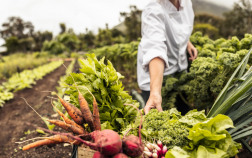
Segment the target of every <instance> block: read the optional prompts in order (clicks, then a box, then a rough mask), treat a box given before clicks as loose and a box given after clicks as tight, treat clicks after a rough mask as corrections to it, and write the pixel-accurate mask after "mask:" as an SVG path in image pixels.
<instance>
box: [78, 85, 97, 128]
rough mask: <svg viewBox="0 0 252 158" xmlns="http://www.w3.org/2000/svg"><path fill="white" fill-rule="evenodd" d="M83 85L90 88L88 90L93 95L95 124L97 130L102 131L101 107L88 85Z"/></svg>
mask: <svg viewBox="0 0 252 158" xmlns="http://www.w3.org/2000/svg"><path fill="white" fill-rule="evenodd" d="M82 87H84V88H86V89H87V90H88V92H89V93H90V94H91V95H92V97H93V125H94V128H95V130H99V131H100V130H101V121H100V114H99V108H98V105H97V102H96V99H95V97H94V95H93V94H92V93H91V92H90V91H89V89H88V88H87V87H86V86H82Z"/></svg>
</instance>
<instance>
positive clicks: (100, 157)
mask: <svg viewBox="0 0 252 158" xmlns="http://www.w3.org/2000/svg"><path fill="white" fill-rule="evenodd" d="M93 158H108V157H106V156H104V155H102V154H101V153H100V152H99V151H96V152H95V153H94V155H93Z"/></svg>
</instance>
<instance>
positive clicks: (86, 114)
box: [78, 91, 95, 131]
mask: <svg viewBox="0 0 252 158" xmlns="http://www.w3.org/2000/svg"><path fill="white" fill-rule="evenodd" d="M78 99H79V104H80V110H81V112H82V116H83V118H84V120H85V121H86V122H87V123H88V125H89V127H90V129H91V131H94V130H95V128H94V124H93V115H92V113H91V111H90V109H89V106H88V103H87V101H86V99H85V98H84V97H83V95H82V94H81V93H80V91H79V95H78Z"/></svg>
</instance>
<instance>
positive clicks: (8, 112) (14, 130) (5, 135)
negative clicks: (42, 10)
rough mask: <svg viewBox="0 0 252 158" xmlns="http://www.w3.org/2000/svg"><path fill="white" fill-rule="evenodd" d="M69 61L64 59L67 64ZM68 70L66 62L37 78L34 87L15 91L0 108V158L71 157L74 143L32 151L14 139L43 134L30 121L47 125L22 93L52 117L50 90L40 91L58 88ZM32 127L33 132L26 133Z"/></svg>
mask: <svg viewBox="0 0 252 158" xmlns="http://www.w3.org/2000/svg"><path fill="white" fill-rule="evenodd" d="M69 63H70V62H65V65H66V66H68V65H69ZM64 74H65V68H64V67H63V66H61V67H59V68H58V69H56V70H55V71H54V72H52V73H50V74H48V75H46V76H45V77H44V78H43V79H42V80H39V81H37V84H36V85H35V86H33V88H31V89H24V90H22V91H19V92H17V93H15V94H14V95H15V98H14V99H13V100H11V101H9V102H8V103H6V104H5V105H4V107H3V108H0V158H10V157H15V158H16V157H18V158H23V157H24V158H31V157H34V158H35V157H36V158H38V157H39V158H47V157H48V158H49V157H50V158H51V157H53V158H64V157H71V151H72V147H71V146H66V147H64V146H63V144H61V145H54V146H51V147H47V146H43V147H39V148H36V149H31V150H29V151H22V150H20V147H21V146H23V145H24V144H27V143H24V144H22V145H18V144H16V143H15V142H18V141H22V139H23V140H27V139H29V138H34V137H39V136H40V137H41V136H43V135H41V134H38V133H37V132H35V128H34V127H32V126H29V125H28V124H29V123H32V124H34V125H37V126H40V127H45V128H46V126H45V124H44V122H43V121H42V120H41V119H40V118H39V117H38V115H36V113H35V112H33V111H32V109H31V108H30V107H28V106H27V105H26V104H25V102H24V100H23V99H21V98H20V97H24V98H26V100H27V102H28V103H29V104H30V105H32V106H33V107H34V108H35V109H36V111H38V112H39V113H40V114H41V115H42V116H47V117H51V115H52V114H54V112H53V110H52V106H51V104H50V99H49V98H48V97H47V96H49V95H50V94H49V93H43V92H41V91H55V90H56V86H57V85H58V83H57V82H58V80H59V78H60V76H62V75H64ZM27 131H30V132H31V133H30V134H25V133H26V132H27Z"/></svg>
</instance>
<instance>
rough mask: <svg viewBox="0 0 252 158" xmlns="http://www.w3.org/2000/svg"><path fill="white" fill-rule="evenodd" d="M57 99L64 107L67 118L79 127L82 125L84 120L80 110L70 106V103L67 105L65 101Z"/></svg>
mask: <svg viewBox="0 0 252 158" xmlns="http://www.w3.org/2000/svg"><path fill="white" fill-rule="evenodd" d="M58 97H59V96H58ZM59 99H60V102H61V104H62V105H63V106H64V108H65V109H66V111H67V113H68V114H69V116H70V117H71V118H72V119H73V120H74V122H76V123H77V124H79V125H83V123H84V119H83V117H82V113H81V111H80V109H78V108H77V107H76V106H74V105H72V104H71V103H68V102H67V101H65V100H63V99H62V98H60V97H59Z"/></svg>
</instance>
